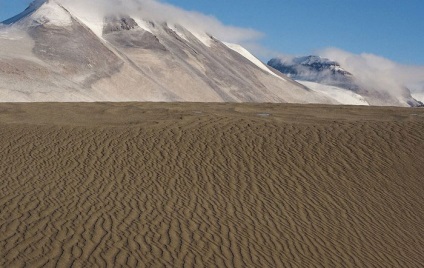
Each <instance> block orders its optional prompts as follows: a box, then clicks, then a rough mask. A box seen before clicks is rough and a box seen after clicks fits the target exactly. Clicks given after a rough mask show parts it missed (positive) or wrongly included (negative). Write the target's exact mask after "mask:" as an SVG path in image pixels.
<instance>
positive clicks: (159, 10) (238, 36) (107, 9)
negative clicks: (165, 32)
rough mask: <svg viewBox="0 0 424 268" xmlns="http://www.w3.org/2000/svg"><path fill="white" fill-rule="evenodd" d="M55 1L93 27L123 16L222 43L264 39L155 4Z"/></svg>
mask: <svg viewBox="0 0 424 268" xmlns="http://www.w3.org/2000/svg"><path fill="white" fill-rule="evenodd" d="M56 1H57V2H59V3H60V4H62V5H63V6H64V7H65V8H67V9H69V10H70V11H71V12H72V13H77V14H78V15H80V16H82V17H83V18H86V19H87V21H89V22H91V23H92V24H95V23H99V22H101V21H102V20H103V18H104V17H105V16H107V15H111V14H117V13H122V14H125V15H130V16H132V17H134V18H142V19H144V20H151V21H155V22H167V23H169V24H178V25H181V26H183V27H185V28H187V29H189V30H190V31H194V32H197V33H207V34H210V35H212V36H214V37H216V38H218V39H219V40H222V41H225V42H232V43H249V42H252V41H255V40H258V39H259V38H261V37H262V36H263V34H262V33H260V32H258V31H256V30H253V29H248V28H241V27H235V26H229V25H225V24H223V23H222V22H220V21H219V20H218V19H217V18H215V17H213V16H209V15H205V14H202V13H199V12H196V11H187V10H184V9H181V8H179V7H176V6H173V5H171V4H167V3H164V2H160V1H157V0H90V1H87V0H56Z"/></svg>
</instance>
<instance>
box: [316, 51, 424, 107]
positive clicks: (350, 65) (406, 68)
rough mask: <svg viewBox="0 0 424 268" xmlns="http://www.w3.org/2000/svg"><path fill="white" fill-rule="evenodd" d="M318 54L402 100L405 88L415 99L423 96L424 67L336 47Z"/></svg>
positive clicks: (373, 86) (359, 78) (362, 82)
mask: <svg viewBox="0 0 424 268" xmlns="http://www.w3.org/2000/svg"><path fill="white" fill-rule="evenodd" d="M317 54H318V55H320V56H322V57H325V58H329V59H332V60H335V61H337V62H338V63H340V65H341V66H342V67H343V68H344V69H346V70H347V71H349V72H351V73H352V74H353V75H354V76H355V77H356V78H357V79H358V80H359V82H360V83H361V84H363V85H366V86H367V87H372V88H373V89H375V90H379V91H382V92H387V93H389V94H391V95H393V96H396V97H401V96H404V94H405V86H406V87H408V88H410V89H411V92H412V93H413V96H414V97H415V96H418V95H420V96H422V95H424V66H412V65H403V64H399V63H396V62H394V61H391V60H389V59H386V58H383V57H381V56H377V55H374V54H369V53H362V54H353V53H350V52H347V51H344V50H341V49H337V48H327V49H324V50H321V51H318V52H317ZM419 100H420V101H423V100H422V99H419Z"/></svg>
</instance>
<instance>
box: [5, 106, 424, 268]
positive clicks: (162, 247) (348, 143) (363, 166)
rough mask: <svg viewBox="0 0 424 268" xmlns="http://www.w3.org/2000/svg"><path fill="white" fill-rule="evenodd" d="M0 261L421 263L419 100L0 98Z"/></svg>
mask: <svg viewBox="0 0 424 268" xmlns="http://www.w3.org/2000/svg"><path fill="white" fill-rule="evenodd" d="M0 149H1V154H0V163H1V165H0V176H1V179H2V183H1V184H0V213H1V217H0V267H21V266H22V267H23V266H27V267H55V266H56V267H105V266H120V265H123V266H130V267H311V266H321V267H364V266H368V267H371V266H372V267H420V266H422V264H423V263H424V257H423V256H424V255H423V252H424V210H423V204H424V175H423V174H424V154H423V151H424V110H423V109H402V108H368V107H328V106H298V105H258V104H255V105H254V104H125V103H121V104H1V105H0Z"/></svg>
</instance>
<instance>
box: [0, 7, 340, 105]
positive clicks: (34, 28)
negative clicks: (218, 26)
mask: <svg viewBox="0 0 424 268" xmlns="http://www.w3.org/2000/svg"><path fill="white" fill-rule="evenodd" d="M0 101H1V102H17V101H29V102H31V101H61V102H62V101H166V102H168V101H194V102H296V103H333V104H335V103H338V102H337V101H335V100H334V99H332V98H329V97H327V96H325V95H323V94H320V93H317V92H315V91H313V90H310V89H308V88H307V87H305V86H303V85H301V84H299V83H297V82H295V81H293V80H291V79H289V78H288V77H286V76H285V75H283V74H281V73H279V72H277V71H275V70H272V69H270V68H269V67H267V66H266V65H265V64H263V63H261V62H260V61H259V60H257V59H256V58H255V57H254V56H253V55H251V54H250V53H249V52H248V51H247V50H245V49H243V48H242V47H240V46H238V45H235V44H227V43H223V42H221V41H219V40H217V39H215V38H214V37H212V36H209V35H207V34H206V33H199V32H194V31H190V30H189V29H187V28H184V27H182V26H180V25H175V24H168V23H167V22H163V21H151V20H144V19H143V18H140V17H131V16H129V15H127V14H110V15H108V16H105V17H104V18H102V19H101V20H93V19H87V17H86V16H82V15H81V14H80V13H79V10H76V9H69V8H67V6H63V5H62V4H61V2H60V1H55V0H49V1H46V0H37V1H35V2H33V3H32V4H31V5H30V6H29V7H28V8H27V9H26V10H25V11H24V12H23V13H21V14H19V15H17V16H16V17H13V18H11V19H9V20H6V21H4V22H3V24H2V25H1V26H0Z"/></svg>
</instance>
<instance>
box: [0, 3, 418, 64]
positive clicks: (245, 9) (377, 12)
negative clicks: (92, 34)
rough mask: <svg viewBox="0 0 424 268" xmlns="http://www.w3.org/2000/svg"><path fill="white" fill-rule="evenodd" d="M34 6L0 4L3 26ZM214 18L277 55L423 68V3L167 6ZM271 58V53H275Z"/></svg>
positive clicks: (199, 4) (198, 4) (0, 18)
mask: <svg viewBox="0 0 424 268" xmlns="http://www.w3.org/2000/svg"><path fill="white" fill-rule="evenodd" d="M29 2H30V1H29V0H0V20H3V19H6V18H8V17H10V16H12V15H14V14H17V13H18V12H20V11H22V10H23V9H24V8H25V7H26V6H27V5H28V3H29ZM162 2H167V3H171V4H173V5H175V6H178V7H181V8H184V9H187V10H195V11H199V12H201V13H204V14H207V15H213V16H215V17H216V18H218V19H219V20H220V21H222V22H223V23H224V24H227V25H234V26H239V27H244V28H253V29H255V30H258V31H260V32H262V33H263V34H264V37H263V38H262V39H261V40H259V43H260V44H261V45H262V46H263V47H265V48H266V49H269V50H270V51H275V53H278V52H280V53H282V54H290V55H305V54H311V53H314V51H316V50H320V49H324V48H328V47H337V48H340V49H343V50H346V51H350V52H352V53H356V54H358V53H363V52H366V53H373V54H376V55H380V56H383V57H385V58H388V59H391V60H393V61H396V62H399V63H403V64H413V65H424V17H423V14H424V13H423V12H424V1H423V0H405V1H395V0H269V1H257V0H243V1H242V0H231V1H228V0H214V1H209V0H167V1H162ZM271 54H272V53H271Z"/></svg>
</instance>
